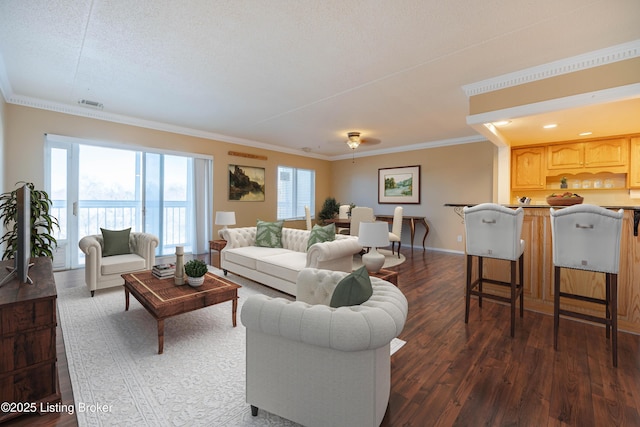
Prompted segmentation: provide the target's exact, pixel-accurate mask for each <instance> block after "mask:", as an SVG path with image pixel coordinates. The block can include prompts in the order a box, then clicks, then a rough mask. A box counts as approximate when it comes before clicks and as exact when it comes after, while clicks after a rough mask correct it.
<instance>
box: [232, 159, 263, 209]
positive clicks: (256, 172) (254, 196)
mask: <svg viewBox="0 0 640 427" xmlns="http://www.w3.org/2000/svg"><path fill="white" fill-rule="evenodd" d="M229 200H237V201H240V202H264V168H258V167H255V166H240V165H229Z"/></svg>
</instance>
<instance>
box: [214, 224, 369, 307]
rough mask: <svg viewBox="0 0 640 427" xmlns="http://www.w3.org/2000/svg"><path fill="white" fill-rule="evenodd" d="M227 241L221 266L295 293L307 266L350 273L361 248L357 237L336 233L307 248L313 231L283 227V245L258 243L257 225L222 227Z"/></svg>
mask: <svg viewBox="0 0 640 427" xmlns="http://www.w3.org/2000/svg"><path fill="white" fill-rule="evenodd" d="M219 234H220V236H221V237H222V238H223V239H224V240H226V241H227V244H226V246H225V247H224V249H223V250H222V251H220V268H221V269H222V270H223V271H224V274H225V275H226V274H227V272H229V271H230V272H232V273H234V274H237V275H240V276H243V277H246V278H248V279H251V280H254V281H256V282H258V283H262V284H264V285H267V286H269V287H272V288H274V289H277V290H279V291H282V292H285V293H287V294H290V295H293V296H295V295H296V279H297V277H298V273H299V272H300V271H301V270H302V269H303V268H305V267H313V268H323V269H327V270H337V271H346V272H349V273H350V272H351V271H352V269H353V255H354V254H357V253H359V252H360V251H361V250H362V245H360V243H358V239H357V238H354V237H351V236H343V235H339V234H337V235H336V237H335V238H336V240H333V241H330V242H323V243H316V244H314V245H312V246H311V247H310V248H309V250H308V251H307V242H308V240H309V234H310V231H308V230H299V229H295V228H282V246H283V247H282V248H264V247H258V246H255V240H256V227H238V228H227V229H223V230H220V233H219Z"/></svg>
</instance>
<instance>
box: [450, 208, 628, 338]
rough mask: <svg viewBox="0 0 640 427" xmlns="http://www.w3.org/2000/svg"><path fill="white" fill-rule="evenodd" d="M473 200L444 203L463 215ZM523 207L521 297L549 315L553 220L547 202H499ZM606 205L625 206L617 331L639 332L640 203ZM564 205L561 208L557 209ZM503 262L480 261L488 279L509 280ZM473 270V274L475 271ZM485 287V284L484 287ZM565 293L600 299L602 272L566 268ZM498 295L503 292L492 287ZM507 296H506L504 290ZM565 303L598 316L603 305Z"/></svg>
mask: <svg viewBox="0 0 640 427" xmlns="http://www.w3.org/2000/svg"><path fill="white" fill-rule="evenodd" d="M475 204H477V203H471V204H458V203H448V204H446V205H445V206H449V207H452V208H454V211H455V212H456V213H457V214H458V215H460V216H461V217H462V216H463V213H462V209H463V208H464V207H465V206H473V205H475ZM503 206H507V207H512V208H518V207H522V208H523V210H524V220H523V225H522V239H524V240H525V251H524V257H525V258H524V295H525V303H524V306H525V309H527V310H532V311H537V312H542V313H546V314H550V315H552V314H553V256H552V252H551V222H550V215H549V212H550V210H549V208H551V207H552V206H549V205H503ZM603 207H605V208H607V209H615V210H618V209H623V210H624V216H623V223H622V237H621V242H620V245H621V248H620V271H619V274H618V322H619V324H618V327H619V329H620V330H621V331H626V332H632V333H636V334H640V238H639V237H637V235H638V234H637V230H638V222H639V219H640V206H603ZM558 208H560V209H561V208H562V207H558ZM506 262H507V261H501V260H495V259H489V258H485V259H484V269H485V272H486V273H487V275H488V277H492V278H495V279H497V280H504V281H508V279H509V278H508V272H509V269H508V268H505V267H506V264H505V263H506ZM474 274H475V273H474ZM486 286H489V285H486ZM561 287H562V290H563V291H567V292H571V293H573V294H580V295H585V296H589V297H593V298H603V297H604V292H605V285H604V274H601V273H594V272H590V271H582V270H569V269H565V270H563V272H562V282H561ZM495 291H496V293H501V291H502V292H503V290H502V289H498V287H496V288H495ZM505 295H506V294H505ZM563 305H564V306H566V307H567V308H569V309H571V310H575V311H581V312H583V313H586V314H592V315H602V310H603V309H602V307H601V306H598V305H596V304H593V303H589V302H584V301H566V302H565V301H564V300H563Z"/></svg>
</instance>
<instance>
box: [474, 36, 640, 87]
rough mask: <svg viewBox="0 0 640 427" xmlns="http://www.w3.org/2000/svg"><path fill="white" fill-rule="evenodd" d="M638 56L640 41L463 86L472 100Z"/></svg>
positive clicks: (639, 54) (639, 53)
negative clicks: (479, 96)
mask: <svg viewBox="0 0 640 427" xmlns="http://www.w3.org/2000/svg"><path fill="white" fill-rule="evenodd" d="M638 56H640V40H634V41H631V42H628V43H623V44H619V45H616V46H611V47H608V48H605V49H600V50H596V51H593V52H589V53H585V54H582V55H577V56H572V57H570V58H565V59H561V60H558V61H554V62H549V63H547V64H543V65H539V66H536V67H531V68H527V69H524V70H520V71H516V72H513V73H508V74H503V75H501V76H497V77H492V78H490V79H487V80H482V81H480V82H477V83H472V84H468V85H465V86H462V90H463V91H464V93H465V94H466V95H467V97H471V96H474V95H479V94H482V93H487V92H493V91H495V90H499V89H504V88H508V87H512V86H518V85H521V84H525V83H530V82H534V81H537V80H544V79H547V78H550V77H555V76H559V75H562V74H569V73H574V72H576V71H580V70H586V69H588V68H593V67H598V66H601V65H606V64H611V63H614V62H618V61H624V60H627V59H631V58H636V57H638Z"/></svg>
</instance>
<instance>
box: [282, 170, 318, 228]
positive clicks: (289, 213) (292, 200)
mask: <svg viewBox="0 0 640 427" xmlns="http://www.w3.org/2000/svg"><path fill="white" fill-rule="evenodd" d="M315 200H316V171H314V170H310V169H296V168H290V167H286V166H278V219H279V220H287V219H288V220H291V219H303V218H304V207H305V206H309V208H310V209H311V212H315Z"/></svg>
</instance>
